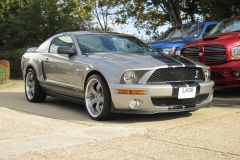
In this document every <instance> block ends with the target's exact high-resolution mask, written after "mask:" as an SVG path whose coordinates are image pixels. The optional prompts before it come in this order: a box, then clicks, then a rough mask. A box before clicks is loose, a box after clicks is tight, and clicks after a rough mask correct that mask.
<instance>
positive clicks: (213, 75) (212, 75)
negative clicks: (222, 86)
mask: <svg viewBox="0 0 240 160" xmlns="http://www.w3.org/2000/svg"><path fill="white" fill-rule="evenodd" d="M211 79H225V78H224V77H223V75H222V74H220V73H218V72H211Z"/></svg>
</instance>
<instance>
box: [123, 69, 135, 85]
mask: <svg viewBox="0 0 240 160" xmlns="http://www.w3.org/2000/svg"><path fill="white" fill-rule="evenodd" d="M134 78H135V74H134V72H133V71H127V72H125V73H124V75H123V80H124V82H125V83H132V82H133V80H134Z"/></svg>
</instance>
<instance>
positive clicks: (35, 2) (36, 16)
mask: <svg viewBox="0 0 240 160" xmlns="http://www.w3.org/2000/svg"><path fill="white" fill-rule="evenodd" d="M90 10H91V7H90V6H89V5H88V4H87V3H85V4H84V6H83V4H82V3H80V2H79V1H77V0H18V1H16V0H4V1H2V2H0V11H1V12H0V48H5V49H14V48H21V47H24V46H30V45H31V46H32V45H38V44H39V43H40V42H42V41H43V40H45V39H47V38H48V37H50V36H51V35H53V34H56V33H59V32H63V31H71V30H80V29H82V30H84V29H86V25H85V23H84V22H85V21H86V20H89V19H90V18H91V14H89V11H90ZM80 27H81V28H80Z"/></svg>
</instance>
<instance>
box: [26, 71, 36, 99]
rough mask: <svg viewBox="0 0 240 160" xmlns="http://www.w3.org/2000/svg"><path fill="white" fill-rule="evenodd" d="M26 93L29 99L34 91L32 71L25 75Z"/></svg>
mask: <svg viewBox="0 0 240 160" xmlns="http://www.w3.org/2000/svg"><path fill="white" fill-rule="evenodd" d="M26 93H27V97H28V98H29V99H32V98H33V96H34V93H35V81H34V76H33V73H32V72H29V73H28V74H27V77H26Z"/></svg>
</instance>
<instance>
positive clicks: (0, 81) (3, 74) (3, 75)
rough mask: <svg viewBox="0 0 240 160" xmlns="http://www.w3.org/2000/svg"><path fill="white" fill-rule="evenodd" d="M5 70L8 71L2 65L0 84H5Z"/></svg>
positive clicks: (0, 67) (0, 68)
mask: <svg viewBox="0 0 240 160" xmlns="http://www.w3.org/2000/svg"><path fill="white" fill-rule="evenodd" d="M5 72H6V68H5V67H3V66H0V84H3V82H4V81H5Z"/></svg>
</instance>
